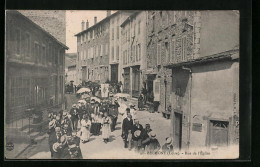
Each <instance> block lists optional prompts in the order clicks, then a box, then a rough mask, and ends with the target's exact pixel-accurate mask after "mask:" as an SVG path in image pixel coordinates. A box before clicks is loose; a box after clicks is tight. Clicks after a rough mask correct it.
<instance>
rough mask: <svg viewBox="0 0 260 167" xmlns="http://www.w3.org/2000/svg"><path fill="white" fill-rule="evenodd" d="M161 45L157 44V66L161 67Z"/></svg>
mask: <svg viewBox="0 0 260 167" xmlns="http://www.w3.org/2000/svg"><path fill="white" fill-rule="evenodd" d="M161 53H162V50H161V44H160V43H159V44H157V65H161Z"/></svg>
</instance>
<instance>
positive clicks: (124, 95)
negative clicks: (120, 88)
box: [114, 93, 130, 98]
mask: <svg viewBox="0 0 260 167" xmlns="http://www.w3.org/2000/svg"><path fill="white" fill-rule="evenodd" d="M114 97H125V98H127V97H130V95H129V94H127V93H117V94H115V95H114Z"/></svg>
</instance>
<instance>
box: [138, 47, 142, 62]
mask: <svg viewBox="0 0 260 167" xmlns="http://www.w3.org/2000/svg"><path fill="white" fill-rule="evenodd" d="M138 47H139V51H138V52H139V55H138V56H139V60H141V54H142V52H141V44H139V45H138Z"/></svg>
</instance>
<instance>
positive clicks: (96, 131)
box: [90, 123, 101, 135]
mask: <svg viewBox="0 0 260 167" xmlns="http://www.w3.org/2000/svg"><path fill="white" fill-rule="evenodd" d="M100 129H101V123H92V124H91V128H90V133H92V134H93V135H99V133H100Z"/></svg>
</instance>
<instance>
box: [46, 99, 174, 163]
mask: <svg viewBox="0 0 260 167" xmlns="http://www.w3.org/2000/svg"><path fill="white" fill-rule="evenodd" d="M138 107H139V106H138ZM122 109H124V110H122ZM119 114H121V115H122V116H121V117H120V118H122V120H120V122H122V135H121V137H122V138H123V141H124V147H125V148H128V149H129V150H132V149H134V150H135V151H136V152H139V153H144V152H157V151H159V150H160V149H161V146H160V144H159V142H158V140H157V138H156V134H155V132H154V131H152V129H151V127H150V124H146V125H145V127H143V126H142V125H141V124H140V123H139V120H138V119H137V118H136V109H135V106H134V105H130V107H129V108H127V107H126V106H125V104H124V103H123V102H122V101H120V100H119V101H117V99H115V100H112V99H107V100H95V99H89V98H86V99H83V100H80V101H79V102H78V104H73V105H72V108H71V109H70V110H69V111H66V110H61V111H60V112H58V113H56V112H50V113H49V130H48V134H49V148H50V152H51V157H52V158H54V159H73V158H74V159H81V158H82V153H81V149H80V144H81V143H82V144H84V143H86V142H89V141H90V137H91V136H92V135H94V136H99V135H102V139H103V142H104V143H108V142H109V138H110V133H111V131H114V130H115V127H116V124H117V120H118V116H119ZM162 150H164V151H173V146H172V139H171V138H167V139H166V143H165V145H164V146H163V147H162Z"/></svg>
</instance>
